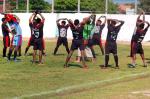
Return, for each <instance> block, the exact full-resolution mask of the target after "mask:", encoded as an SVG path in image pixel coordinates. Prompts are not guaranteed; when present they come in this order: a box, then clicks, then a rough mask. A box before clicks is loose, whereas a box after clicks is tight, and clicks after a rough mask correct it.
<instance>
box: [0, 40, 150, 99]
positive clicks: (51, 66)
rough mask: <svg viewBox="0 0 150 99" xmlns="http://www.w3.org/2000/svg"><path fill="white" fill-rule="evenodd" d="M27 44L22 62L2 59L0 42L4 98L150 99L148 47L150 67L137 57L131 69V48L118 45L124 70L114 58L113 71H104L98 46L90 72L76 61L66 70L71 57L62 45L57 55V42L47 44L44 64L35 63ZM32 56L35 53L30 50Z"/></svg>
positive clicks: (1, 93) (1, 98)
mask: <svg viewBox="0 0 150 99" xmlns="http://www.w3.org/2000/svg"><path fill="white" fill-rule="evenodd" d="M26 44H27V42H23V46H22V56H21V57H19V59H21V61H20V62H14V61H11V62H8V61H7V59H6V58H2V41H0V46H1V47H0V89H1V90H0V99H150V67H149V64H150V53H149V51H150V46H144V50H145V57H146V62H147V63H148V67H147V68H145V67H143V66H142V60H141V58H140V57H139V55H137V61H136V62H137V66H136V68H129V67H128V65H129V64H130V63H131V59H130V58H128V57H127V56H128V55H129V51H130V50H129V49H130V45H127V44H126V45H120V44H119V45H118V55H119V66H120V69H114V68H113V67H114V65H115V64H114V59H113V56H112V55H111V56H110V62H109V64H110V68H108V69H100V67H99V65H102V64H103V63H104V56H102V55H101V52H100V49H99V48H98V46H96V47H95V51H96V54H97V60H96V62H94V63H92V62H87V64H88V66H89V69H87V70H85V69H82V68H80V65H81V63H80V64H79V63H75V62H73V61H74V60H75V58H76V55H77V54H76V53H77V52H75V53H74V55H73V57H72V59H71V61H72V62H70V67H69V68H67V69H64V68H63V64H64V61H65V58H66V56H67V54H66V51H65V48H64V47H63V46H61V47H60V48H59V50H58V55H57V56H53V55H52V53H53V50H54V47H55V42H46V54H47V56H44V57H43V59H44V60H43V61H44V65H42V66H41V65H37V64H32V63H31V60H32V56H31V55H27V56H23V54H24V50H25V47H26ZM28 53H29V54H30V53H32V48H30V50H29V52H28Z"/></svg>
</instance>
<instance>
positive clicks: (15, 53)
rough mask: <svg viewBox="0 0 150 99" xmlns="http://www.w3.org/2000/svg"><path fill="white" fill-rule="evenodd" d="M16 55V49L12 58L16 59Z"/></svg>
mask: <svg viewBox="0 0 150 99" xmlns="http://www.w3.org/2000/svg"><path fill="white" fill-rule="evenodd" d="M16 57H17V51H14V60H15V59H16Z"/></svg>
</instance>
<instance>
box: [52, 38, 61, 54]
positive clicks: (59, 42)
mask: <svg viewBox="0 0 150 99" xmlns="http://www.w3.org/2000/svg"><path fill="white" fill-rule="evenodd" d="M61 44H62V41H61V39H60V38H58V40H57V44H56V47H55V50H54V55H56V53H57V51H58V48H59V46H60V45H61Z"/></svg>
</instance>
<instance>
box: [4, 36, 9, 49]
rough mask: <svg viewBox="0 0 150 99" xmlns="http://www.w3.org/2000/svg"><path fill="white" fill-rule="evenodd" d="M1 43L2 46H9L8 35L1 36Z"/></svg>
mask: <svg viewBox="0 0 150 99" xmlns="http://www.w3.org/2000/svg"><path fill="white" fill-rule="evenodd" d="M3 45H4V47H9V46H10V37H9V36H4V37H3Z"/></svg>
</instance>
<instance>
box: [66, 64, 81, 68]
mask: <svg viewBox="0 0 150 99" xmlns="http://www.w3.org/2000/svg"><path fill="white" fill-rule="evenodd" d="M68 66H69V67H71V66H72V67H79V68H82V66H81V65H79V64H68Z"/></svg>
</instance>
